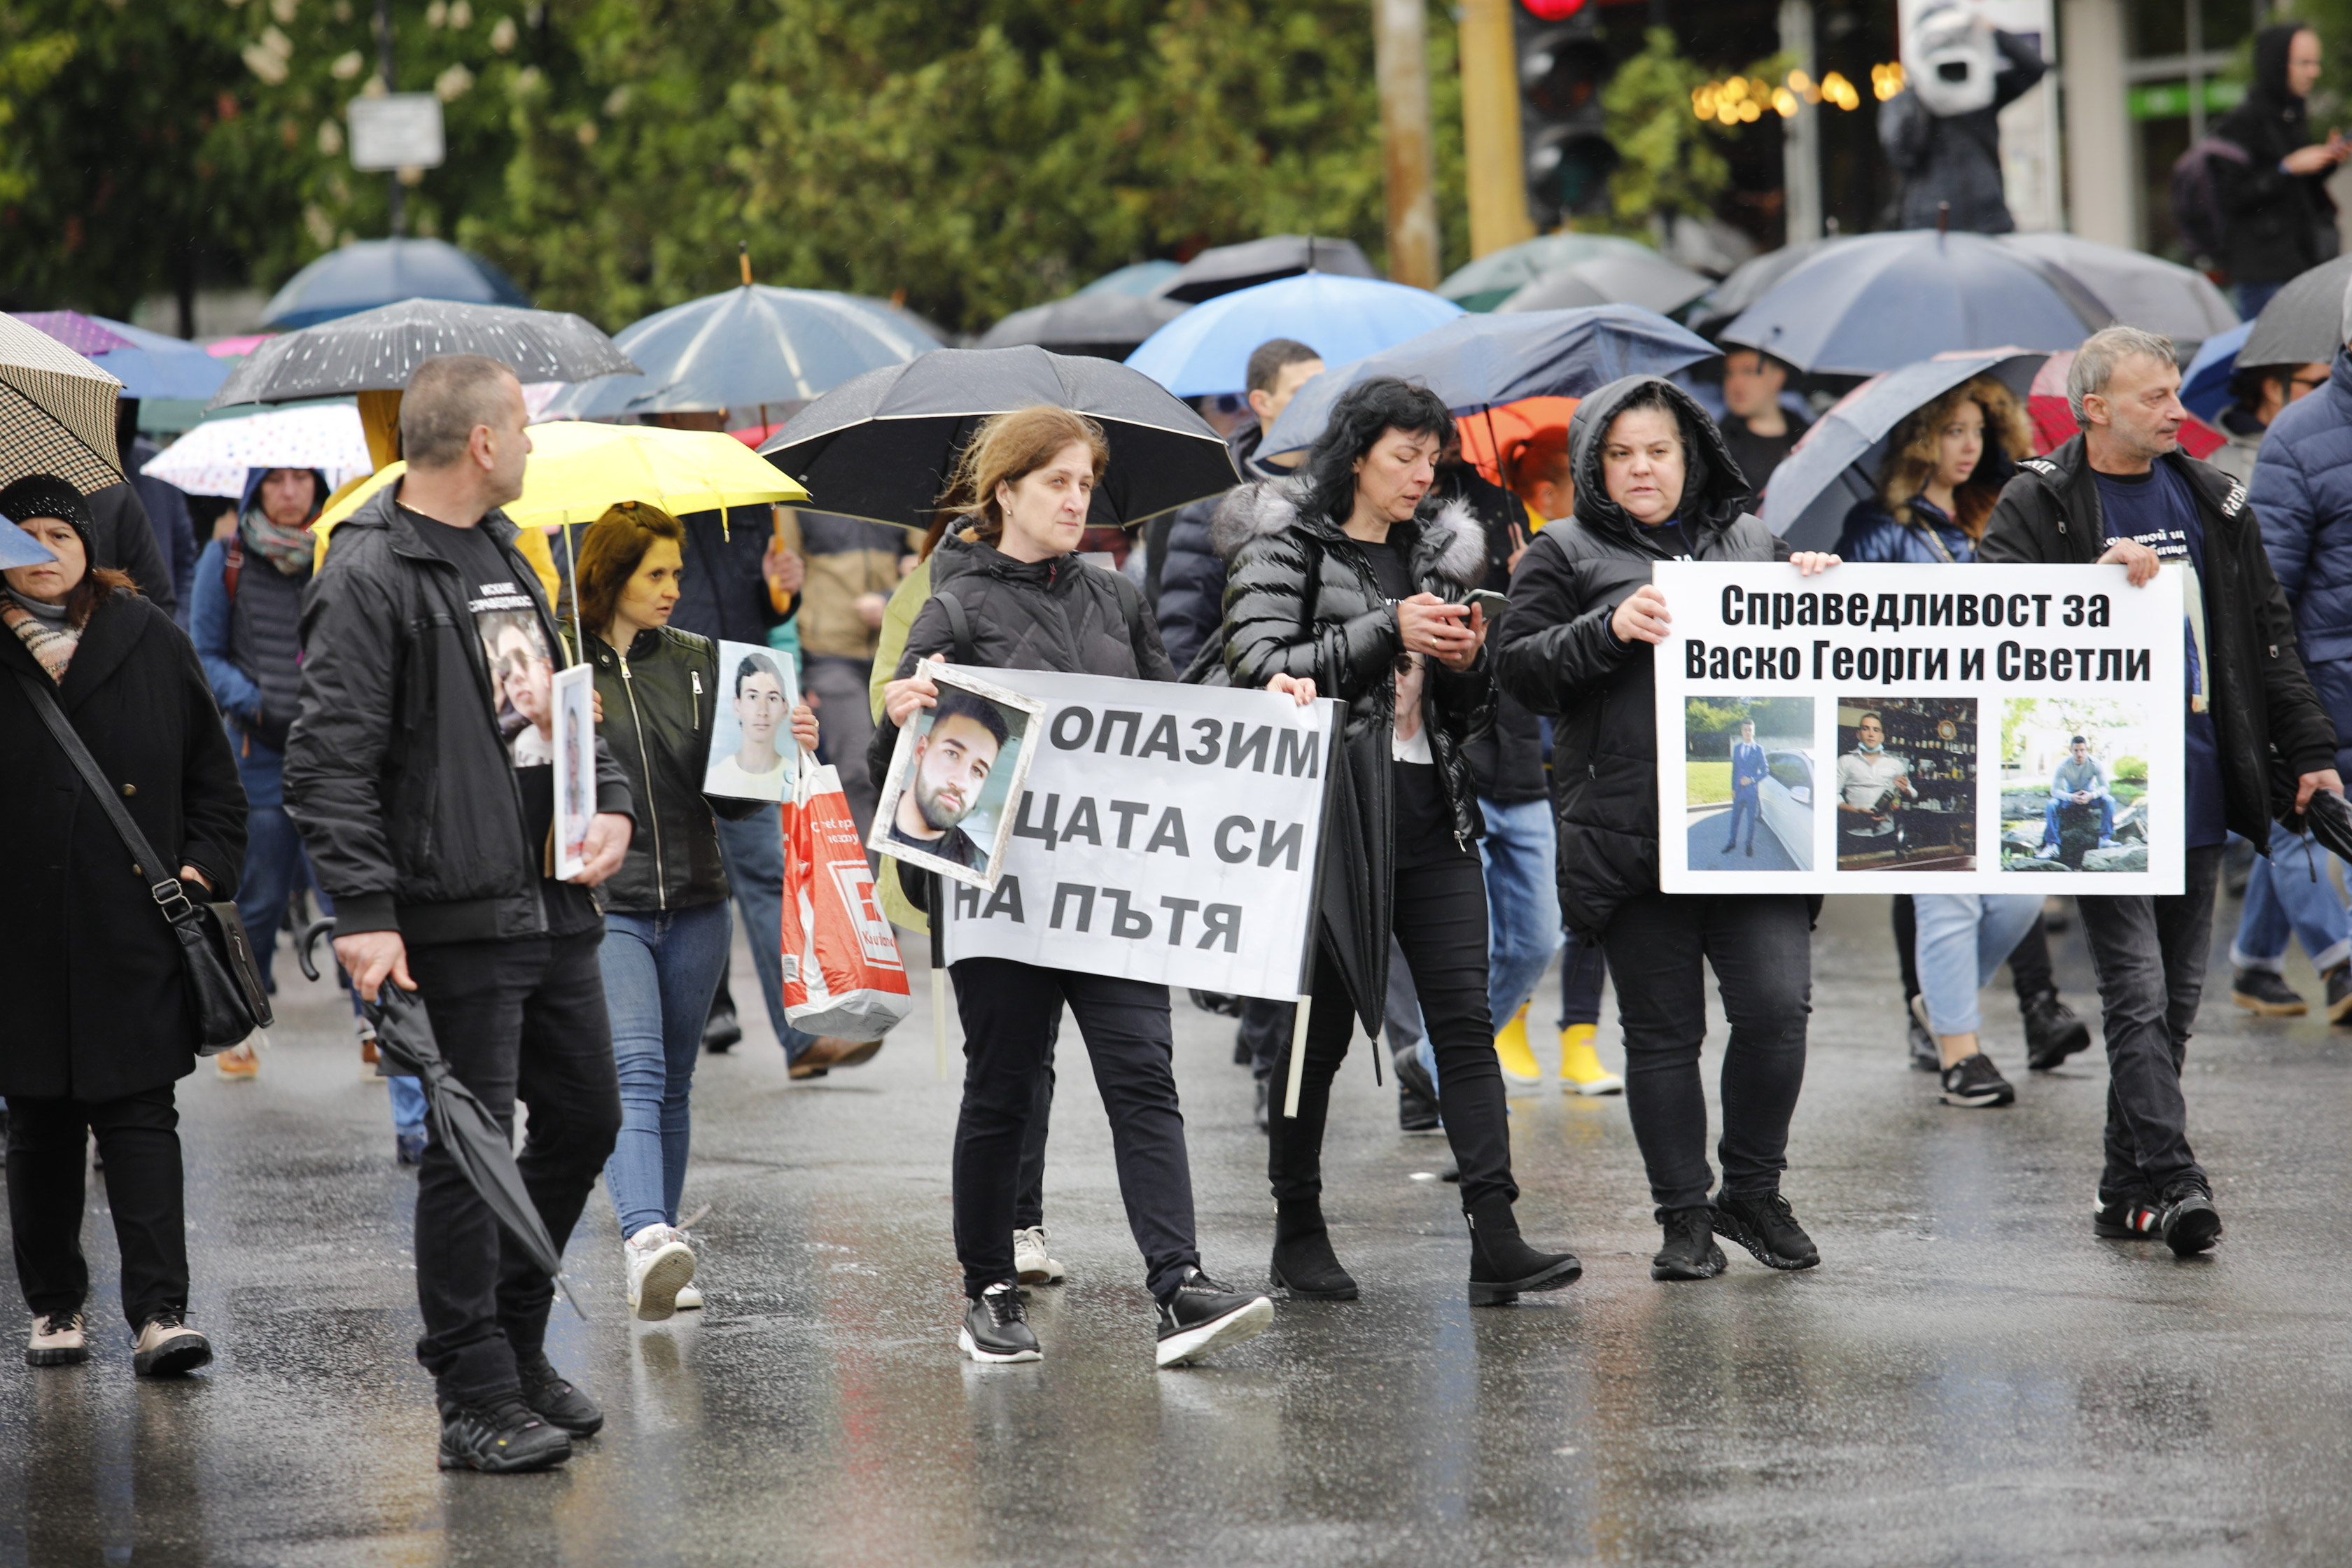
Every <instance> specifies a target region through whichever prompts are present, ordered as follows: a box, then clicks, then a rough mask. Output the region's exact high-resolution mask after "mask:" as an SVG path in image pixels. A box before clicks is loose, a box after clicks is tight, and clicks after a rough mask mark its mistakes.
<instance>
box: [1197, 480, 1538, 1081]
mask: <svg viewBox="0 0 2352 1568" xmlns="http://www.w3.org/2000/svg"><path fill="white" fill-rule="evenodd" d="M1306 497H1307V481H1306V480H1305V479H1263V480H1260V481H1258V482H1256V483H1255V484H1246V485H1243V486H1241V487H1240V488H1238V489H1234V490H1232V491H1230V492H1228V493H1227V495H1226V496H1225V499H1224V500H1223V502H1221V503H1220V504H1219V505H1218V507H1217V513H1216V517H1215V520H1214V521H1213V523H1212V524H1211V531H1210V538H1211V542H1212V543H1213V545H1214V546H1215V548H1216V552H1217V554H1218V557H1219V558H1220V559H1221V560H1223V561H1224V562H1225V563H1226V567H1225V614H1224V624H1223V628H1222V635H1223V643H1224V673H1225V675H1226V677H1227V678H1228V679H1230V681H1231V682H1232V684H1234V685H1235V686H1240V687H1247V688H1251V689H1256V688H1260V687H1263V686H1265V683H1266V682H1267V681H1269V680H1272V679H1274V678H1275V677H1276V676H1277V675H1291V676H1306V677H1310V678H1312V679H1313V680H1314V682H1315V689H1316V692H1317V694H1318V696H1323V697H1334V698H1338V699H1339V700H1340V701H1342V702H1345V703H1346V704H1347V705H1348V712H1347V718H1346V721H1345V722H1344V724H1343V725H1342V727H1341V737H1340V751H1341V754H1342V756H1343V757H1344V758H1345V763H1344V766H1345V768H1346V775H1345V782H1346V785H1347V790H1346V795H1345V799H1344V802H1339V803H1335V805H1334V808H1333V810H1332V813H1331V816H1330V831H1329V833H1328V837H1326V839H1325V845H1326V858H1325V860H1324V868H1323V870H1324V875H1323V884H1322V885H1323V909H1322V913H1323V921H1324V927H1325V934H1326V937H1327V939H1328V941H1329V942H1330V943H1331V944H1332V946H1333V948H1334V950H1335V951H1336V952H1339V953H1340V954H1342V955H1347V954H1351V953H1352V954H1356V955H1359V961H1360V963H1361V964H1362V965H1363V966H1364V967H1365V969H1366V970H1368V973H1364V974H1363V978H1362V980H1361V986H1362V989H1361V991H1360V993H1359V994H1355V995H1354V996H1353V998H1352V1000H1353V1001H1354V1002H1355V1005H1356V1010H1357V1012H1358V1013H1359V1014H1360V1016H1362V1017H1363V1020H1364V1026H1365V1027H1366V1028H1367V1029H1368V1030H1370V1032H1371V1033H1372V1034H1373V1035H1374V1036H1378V1034H1379V1033H1380V1027H1381V1016H1382V1012H1383V999H1384V997H1385V996H1386V994H1387V991H1388V954H1389V945H1390V944H1389V931H1390V926H1391V921H1392V919H1393V915H1394V906H1393V901H1392V900H1393V894H1394V888H1393V879H1394V870H1395V863H1396V837H1397V827H1398V824H1397V823H1396V821H1395V812H1394V805H1395V803H1394V798H1393V790H1392V784H1393V778H1392V773H1391V754H1390V747H1391V733H1392V732H1393V731H1394V728H1395V723H1396V709H1395V704H1396V681H1395V679H1394V677H1395V673H1396V661H1397V656H1398V655H1399V654H1400V653H1401V652H1402V650H1403V645H1402V641H1401V640H1400V637H1399V633H1398V630H1397V614H1396V606H1395V605H1392V604H1391V603H1390V602H1389V600H1388V596H1387V595H1385V594H1383V593H1382V592H1381V584H1380V580H1379V578H1378V577H1376V576H1375V575H1374V574H1373V571H1372V563H1371V561H1370V558H1369V557H1367V556H1366V555H1365V554H1364V552H1363V551H1362V550H1361V549H1360V547H1359V546H1358V545H1357V543H1356V542H1355V541H1354V540H1352V539H1350V538H1349V537H1348V535H1347V534H1346V533H1345V532H1343V531H1341V530H1340V527H1339V522H1338V521H1337V520H1335V519H1333V518H1330V517H1328V516H1324V515H1319V514H1318V513H1316V512H1313V511H1310V510H1305V509H1304V507H1303V505H1302V503H1303V502H1304V500H1306ZM1423 506H1424V508H1426V509H1427V510H1426V511H1425V512H1424V513H1423V514H1421V515H1417V516H1415V517H1413V518H1412V519H1411V520H1410V521H1405V522H1401V523H1398V524H1397V525H1396V526H1395V527H1393V528H1391V530H1390V531H1389V542H1390V543H1391V544H1393V545H1395V546H1396V547H1397V548H1398V552H1399V553H1400V554H1402V556H1403V558H1404V560H1405V562H1406V563H1407V569H1408V570H1409V571H1410V573H1411V574H1412V580H1413V582H1414V584H1416V585H1417V586H1418V587H1419V588H1420V589H1421V590H1423V592H1426V593H1431V594H1434V595H1437V596H1438V597H1439V598H1441V599H1445V600H1449V601H1453V602H1456V603H1458V602H1459V601H1460V600H1461V598H1462V596H1463V595H1465V593H1467V592H1468V591H1469V590H1471V589H1473V588H1475V587H1477V586H1479V585H1480V584H1481V583H1482V582H1484V580H1485V578H1486V531H1485V530H1484V529H1483V528H1482V527H1481V526H1480V525H1479V522H1478V520H1477V518H1476V517H1475V516H1474V515H1473V514H1472V512H1471V510H1470V509H1469V507H1468V506H1466V505H1465V504H1463V503H1462V502H1460V501H1458V500H1456V501H1447V502H1444V503H1443V504H1439V502H1438V500H1437V498H1436V494H1435V492H1434V491H1433V492H1432V495H1431V497H1430V498H1429V499H1428V500H1424V501H1423ZM1493 669H1494V667H1493V656H1492V654H1491V652H1490V651H1489V650H1487V649H1486V648H1481V649H1480V650H1479V652H1478V657H1477V658H1476V659H1475V662H1473V663H1472V665H1471V667H1470V668H1468V669H1467V670H1460V671H1457V670H1453V669H1449V668H1446V667H1445V666H1444V665H1443V664H1441V663H1438V662H1437V661H1435V660H1432V661H1430V663H1429V667H1428V671H1427V679H1425V680H1424V681H1423V698H1422V700H1423V709H1422V722H1423V727H1424V728H1425V729H1426V730H1427V731H1428V734H1429V747H1430V753H1431V758H1432V760H1433V762H1434V763H1436V766H1437V782H1438V786H1439V788H1440V790H1441V791H1442V792H1443V794H1444V800H1445V804H1446V807H1447V810H1448V812H1449V813H1450V815H1451V817H1452V821H1451V823H1450V824H1449V826H1451V828H1452V830H1453V833H1454V841H1455V843H1457V844H1458V845H1460V846H1462V847H1465V848H1466V847H1468V846H1469V844H1470V842H1471V841H1472V840H1473V839H1475V838H1476V837H1478V836H1479V835H1480V834H1481V833H1483V832H1484V831H1485V824H1484V822H1483V821H1482V820H1481V819H1480V817H1479V815H1478V799H1477V795H1478V790H1477V784H1476V781H1475V779H1474V778H1473V777H1472V776H1471V771H1470V759H1469V756H1468V754H1467V749H1468V747H1469V745H1470V743H1471V742H1474V741H1475V740H1476V739H1478V737H1480V736H1481V735H1484V734H1485V733H1486V731H1487V730H1488V729H1490V728H1491V727H1492V726H1493V724H1494V719H1495V684H1494V674H1493ZM1342 967H1343V968H1348V969H1353V968H1355V967H1356V965H1355V964H1352V963H1343V965H1342Z"/></svg>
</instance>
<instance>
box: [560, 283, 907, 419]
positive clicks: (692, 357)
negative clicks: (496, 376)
mask: <svg viewBox="0 0 2352 1568" xmlns="http://www.w3.org/2000/svg"><path fill="white" fill-rule="evenodd" d="M613 346H614V348H615V349H617V350H618V351H619V352H620V353H624V354H625V355H627V356H628V357H629V359H631V360H632V361H634V362H635V363H636V364H637V365H638V366H639V367H640V368H639V370H638V371H637V372H636V374H620V375H598V376H596V377H595V378H594V379H593V380H586V381H578V382H575V383H574V384H572V385H570V386H567V387H565V388H563V390H562V391H561V392H559V393H557V394H556V395H555V396H554V397H553V398H552V399H551V401H550V402H549V403H548V405H547V406H546V407H545V408H544V409H542V410H541V415H540V417H541V418H544V419H609V418H613V417H614V416H620V415H628V414H688V413H720V412H724V411H725V410H727V409H730V408H758V407H760V406H761V405H768V406H772V407H775V408H778V409H780V410H781V409H782V408H783V407H784V406H785V405H793V404H801V403H806V402H808V401H809V400H810V399H812V398H814V397H818V396H822V395H824V394H825V393H828V392H831V391H832V390H833V389H834V388H835V387H836V386H839V385H840V384H842V383H843V382H845V381H847V380H848V379H849V378H850V377H851V376H854V375H862V374H865V373H866V372H867V371H869V370H875V369H878V368H879V367H881V366H883V365H886V364H904V363H906V362H907V361H908V360H910V359H913V358H914V357H915V356H916V355H917V354H919V353H929V352H930V351H931V350H932V349H934V348H937V347H938V346H939V344H938V343H937V342H934V341H933V340H932V338H931V336H930V334H929V333H928V332H925V331H921V330H920V329H919V328H918V327H917V326H916V325H915V324H914V318H912V317H910V316H906V315H903V314H898V315H894V314H892V313H891V312H889V311H887V310H876V309H875V308H874V301H872V300H862V299H858V298H856V296H853V295H849V294H836V293H833V292H831V291H830V290H826V289H778V288H772V287H770V286H769V285H766V284H761V283H747V284H744V285H742V286H740V287H739V288H734V289H728V290H726V291H725V292H724V293H719V294H711V295H708V296H705V297H704V298H702V299H699V300H688V301H687V302H686V303H685V304H683V305H673V306H671V307H670V308H669V309H668V310H660V311H656V313H655V314H653V315H650V316H647V317H646V318H645V319H644V320H642V321H633V322H631V323H630V324H629V325H627V326H625V327H624V328H622V329H621V331H619V333H618V334H616V335H615V336H614V339H613Z"/></svg>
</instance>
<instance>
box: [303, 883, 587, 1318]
mask: <svg viewBox="0 0 2352 1568" xmlns="http://www.w3.org/2000/svg"><path fill="white" fill-rule="evenodd" d="M334 929H335V922H334V921H331V920H323V921H313V922H312V923H311V924H310V925H309V926H307V927H305V928H304V930H303V931H302V934H301V935H300V936H299V938H297V939H296V941H295V944H294V952H295V956H296V957H297V958H298V959H299V960H300V962H301V964H302V973H303V975H304V976H305V977H306V978H308V979H311V980H316V979H318V978H319V970H318V966H317V965H316V963H313V962H312V959H311V956H310V950H311V946H312V944H313V943H314V942H317V940H318V938H319V933H320V932H321V931H326V932H330V933H331V932H332V931H334ZM362 1006H364V1007H365V1008H366V1010H367V1018H368V1022H369V1023H371V1024H373V1025H374V1026H375V1043H376V1049H377V1050H379V1051H381V1052H383V1058H384V1060H385V1062H386V1063H388V1064H389V1065H390V1066H391V1067H392V1068H394V1069H395V1070H396V1071H398V1072H399V1073H401V1074H403V1075H404V1076H406V1077H411V1078H414V1079H416V1080H417V1081H418V1082H419V1083H420V1084H422V1085H423V1086H424V1089H425V1109H426V1114H427V1118H428V1121H429V1123H430V1125H431V1127H432V1129H433V1141H434V1142H436V1143H438V1144H440V1145H441V1146H442V1147H443V1148H444V1149H446V1150H447V1151H449V1154H450V1157H451V1158H453V1159H455V1160H456V1161H457V1169H458V1171H459V1172H460V1173H463V1174H464V1176H465V1178H466V1181H467V1184H468V1185H470V1186H471V1187H472V1188H473V1189H474V1191H475V1192H477V1193H478V1194H481V1199H482V1202H483V1203H485V1204H487V1205H489V1210H490V1213H492V1214H493V1215H497V1216H498V1221H499V1224H500V1225H501V1226H505V1227H506V1232H507V1234H508V1235H509V1236H510V1237H514V1239H515V1240H516V1241H518V1242H520V1243H521V1244H522V1248H523V1250H524V1251H525V1252H527V1253H529V1254H530V1260H531V1262H532V1263H534V1264H536V1265H537V1266H538V1267H539V1268H540V1271H541V1273H543V1274H545V1275H546V1276H547V1277H548V1278H549V1279H552V1280H554V1281H555V1287H556V1289H559V1290H562V1292H563V1299H564V1300H567V1301H571V1302H572V1310H573V1311H575V1312H579V1311H580V1303H579V1302H578V1301H576V1300H572V1291H571V1289H570V1287H568V1286H566V1285H565V1284H564V1282H563V1250H562V1248H561V1247H557V1246H556V1245H555V1242H554V1240H553V1238H551V1237H550V1236H549V1235H548V1234H547V1226H546V1223H545V1222H544V1221H542V1220H541V1218H540V1217H539V1205H536V1204H534V1203H532V1202H531V1200H530V1191H529V1189H527V1188H526V1187H524V1185H523V1184H522V1172H521V1171H520V1169H518V1168H517V1166H516V1164H515V1157H514V1138H513V1134H512V1133H510V1132H509V1131H508V1130H507V1129H506V1128H504V1127H501V1126H499V1119H498V1118H497V1117H495V1116H493V1115H491V1114H490V1109H489V1107H488V1106H487V1105H484V1104H483V1103H482V1102H481V1100H480V1098H479V1097H478V1096H477V1095H476V1094H475V1093H474V1091H473V1090H472V1089H467V1087H466V1086H465V1085H464V1084H463V1083H460V1082H459V1081H458V1080H457V1074H456V1073H455V1072H453V1071H452V1070H451V1069H450V1067H449V1062H448V1059H447V1058H445V1057H444V1056H442V1054H441V1046H440V1042H439V1041H437V1040H436V1039H435V1038H434V1037H433V1021H432V1019H431V1018H429V1017H427V1016H425V1001H424V998H422V997H420V996H419V995H417V994H416V993H415V992H413V991H403V990H402V989H401V988H400V987H399V986H398V985H395V984H393V983H392V982H391V981H390V980H386V981H385V982H384V983H383V984H382V985H381V986H379V987H377V989H376V999H375V1000H374V1001H373V1002H368V1003H363V1004H362ZM580 1315H581V1316H582V1317H583V1318H585V1317H586V1316H587V1314H586V1313H585V1312H581V1314H580Z"/></svg>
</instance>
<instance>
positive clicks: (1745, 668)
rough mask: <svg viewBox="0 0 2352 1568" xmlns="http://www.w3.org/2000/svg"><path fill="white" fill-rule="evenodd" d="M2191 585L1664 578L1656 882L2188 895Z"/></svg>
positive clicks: (1791, 572)
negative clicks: (1666, 621)
mask: <svg viewBox="0 0 2352 1568" xmlns="http://www.w3.org/2000/svg"><path fill="white" fill-rule="evenodd" d="M2183 571H2184V569H2183V568H2177V567H2167V568H2166V569H2165V570H2163V571H2161V572H2159V573H2158V575H2157V577H2156V579H2155V581H2153V582H2151V583H2149V584H2147V585H2146V586H2144V587H2139V588H2135V587H2133V586H2131V584H2129V582H2128V581H2127V580H2126V576H2125V573H2124V569H2123V568H2122V567H2120V566H2015V565H2008V566H1992V565H1974V564H1969V565H1948V566H1922V565H1841V566H1834V567H1832V568H1831V569H1830V570H1828V571H1827V572H1825V573H1822V574H1820V575H1818V576H1813V577H1805V576H1802V575H1801V574H1799V573H1798V571H1797V569H1796V568H1795V567H1793V566H1787V565H1781V564H1776V563H1769V562H1751V563H1717V562H1662V563H1659V565H1658V567H1657V571H1656V575H1655V581H1656V583H1657V585H1658V588H1659V590H1660V592H1662V593H1663V594H1664V595H1665V598H1666V605H1667V607H1668V611H1669V614H1670V615H1671V616H1673V631H1672V635H1671V636H1669V637H1667V639H1666V641H1665V642H1664V643H1662V644H1660V645H1659V647H1658V648H1657V650H1656V659H1657V713H1658V763H1659V766H1658V821H1659V826H1660V828H1661V831H1660V834H1659V885H1660V887H1661V888H1662V889H1664V891H1666V892H1669V893H1732V892H1746V893H1766V892H1864V891H1868V892H1887V893H1935V892H1942V893H1993V892H2003V893H2026V892H2039V893H2059V892H2063V893H2071V894H2076V895H2089V894H2098V893H2177V892H2179V890H2180V883H2181V872H2182V867H2183V863H2184V862H2183V848H2182V846H2183V842H2184V832H2185V825H2186V821H2187V817H2186V798H2185V785H2184V782H2183V773H2182V731H2183V726H2184V724H2185V723H2186V722H2188V721H2189V698H2188V696H2187V692H2186V688H2185V685H2184V681H2185V679H2186V678H2185V675H2184V668H2185V660H2186V659H2187V658H2189V652H2188V650H2189V648H2190V647H2193V646H2195V644H2196V642H2197V640H2198V639H2199V638H2200V637H2201V636H2202V627H2201V626H2199V625H2196V624H2193V623H2192V622H2191V621H2189V619H2187V618H2186V616H2187V614H2188V613H2187V611H2186V610H2185V607H2184V606H2185V605H2187V604H2189V597H2188V595H2186V594H2185V593H2184V576H2183Z"/></svg>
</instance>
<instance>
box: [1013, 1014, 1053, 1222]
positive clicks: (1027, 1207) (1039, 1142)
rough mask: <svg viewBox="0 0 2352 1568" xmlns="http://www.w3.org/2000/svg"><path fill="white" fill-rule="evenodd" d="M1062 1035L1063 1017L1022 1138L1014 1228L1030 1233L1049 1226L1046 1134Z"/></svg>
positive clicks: (1048, 1045)
mask: <svg viewBox="0 0 2352 1568" xmlns="http://www.w3.org/2000/svg"><path fill="white" fill-rule="evenodd" d="M1061 1033H1062V1016H1061V1014H1059V1013H1055V1015H1054V1024H1053V1027H1052V1028H1050V1029H1048V1030H1047V1031H1046V1033H1045V1067H1044V1068H1043V1070H1041V1071H1040V1072H1039V1073H1038V1074H1037V1103H1036V1104H1035V1105H1034V1106H1033V1107H1031V1108H1030V1111H1029V1130H1028V1131H1026V1132H1024V1133H1023V1134H1022V1136H1021V1181H1020V1183H1019V1184H1018V1185H1017V1186H1016V1187H1015V1188H1014V1189H1013V1229H1015V1230H1027V1229H1028V1228H1029V1227H1030V1226H1039V1225H1044V1224H1045V1133H1046V1131H1048V1130H1049V1129H1050V1128H1051V1127H1052V1125H1053V1121H1054V1082H1055V1079H1054V1047H1055V1045H1056V1044H1058V1043H1059V1041H1060V1037H1061Z"/></svg>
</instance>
